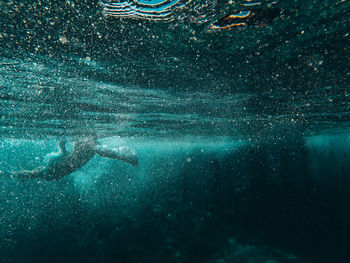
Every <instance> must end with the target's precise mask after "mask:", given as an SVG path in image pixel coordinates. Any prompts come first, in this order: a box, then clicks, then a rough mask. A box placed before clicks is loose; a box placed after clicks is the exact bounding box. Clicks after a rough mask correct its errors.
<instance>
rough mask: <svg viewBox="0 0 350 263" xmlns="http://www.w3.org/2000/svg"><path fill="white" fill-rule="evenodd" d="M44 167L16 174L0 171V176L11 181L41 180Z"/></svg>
mask: <svg viewBox="0 0 350 263" xmlns="http://www.w3.org/2000/svg"><path fill="white" fill-rule="evenodd" d="M44 169H45V167H39V168H37V169H34V170H30V171H28V170H22V171H17V172H7V171H0V176H5V177H9V178H11V179H20V180H27V179H32V178H43V171H44Z"/></svg>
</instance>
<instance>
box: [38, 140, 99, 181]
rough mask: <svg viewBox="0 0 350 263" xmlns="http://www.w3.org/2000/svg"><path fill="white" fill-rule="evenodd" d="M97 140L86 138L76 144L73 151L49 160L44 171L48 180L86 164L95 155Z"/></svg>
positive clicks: (62, 175)
mask: <svg viewBox="0 0 350 263" xmlns="http://www.w3.org/2000/svg"><path fill="white" fill-rule="evenodd" d="M95 146H96V142H94V141H91V140H86V141H82V142H77V143H75V144H74V149H73V152H72V153H68V154H65V155H63V154H62V155H60V156H58V157H56V158H53V159H51V160H50V161H49V163H48V166H47V167H46V168H45V169H44V170H43V171H42V173H43V175H42V176H43V177H44V178H45V180H47V181H53V180H58V179H60V178H62V177H64V176H66V175H68V174H70V173H72V172H74V171H75V170H77V169H79V168H80V167H82V166H84V165H85V164H86V163H87V162H88V161H90V159H91V158H92V157H93V156H94V155H95Z"/></svg>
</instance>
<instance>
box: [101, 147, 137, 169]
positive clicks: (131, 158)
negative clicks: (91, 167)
mask: <svg viewBox="0 0 350 263" xmlns="http://www.w3.org/2000/svg"><path fill="white" fill-rule="evenodd" d="M95 152H96V153H97V154H98V155H99V156H101V157H105V158H111V159H116V160H119V161H122V162H126V163H129V164H131V165H132V166H134V167H136V166H138V164H139V157H138V155H137V153H136V152H135V151H133V150H131V149H130V148H129V147H126V146H121V147H118V148H109V147H106V146H100V145H96V146H95Z"/></svg>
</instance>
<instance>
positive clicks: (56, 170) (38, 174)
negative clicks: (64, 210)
mask: <svg viewBox="0 0 350 263" xmlns="http://www.w3.org/2000/svg"><path fill="white" fill-rule="evenodd" d="M59 148H60V150H61V152H60V154H59V155H58V156H56V157H53V158H51V159H50V160H49V161H48V164H47V166H41V167H38V168H36V169H34V170H29V171H28V170H21V171H16V172H4V171H0V175H1V174H3V175H6V176H10V177H11V178H18V179H31V178H40V179H44V180H46V181H48V182H49V181H54V180H59V179H61V178H63V177H65V176H67V175H69V174H71V173H72V172H74V171H75V170H78V169H79V168H81V167H82V166H84V165H85V164H86V163H87V162H88V161H90V160H91V159H92V157H94V155H95V154H98V155H99V156H101V157H105V158H110V159H116V160H119V161H122V162H126V163H129V164H131V165H132V166H134V167H136V166H138V162H139V158H138V155H137V153H136V152H135V151H133V150H131V149H129V148H128V147H126V146H121V147H118V148H109V147H107V146H101V145H100V144H99V143H98V142H96V141H95V140H93V139H86V140H83V141H79V142H76V143H74V147H73V151H72V153H69V152H68V151H67V150H66V143H65V142H63V141H61V142H60V143H59Z"/></svg>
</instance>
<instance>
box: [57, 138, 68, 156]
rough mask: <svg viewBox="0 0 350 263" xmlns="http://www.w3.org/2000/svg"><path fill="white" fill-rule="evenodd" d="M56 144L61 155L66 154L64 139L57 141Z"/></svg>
mask: <svg viewBox="0 0 350 263" xmlns="http://www.w3.org/2000/svg"><path fill="white" fill-rule="evenodd" d="M58 146H59V147H60V150H61V153H62V154H63V155H67V149H66V141H60V142H59V143H58Z"/></svg>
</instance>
